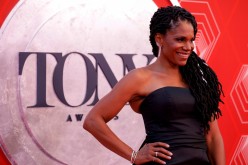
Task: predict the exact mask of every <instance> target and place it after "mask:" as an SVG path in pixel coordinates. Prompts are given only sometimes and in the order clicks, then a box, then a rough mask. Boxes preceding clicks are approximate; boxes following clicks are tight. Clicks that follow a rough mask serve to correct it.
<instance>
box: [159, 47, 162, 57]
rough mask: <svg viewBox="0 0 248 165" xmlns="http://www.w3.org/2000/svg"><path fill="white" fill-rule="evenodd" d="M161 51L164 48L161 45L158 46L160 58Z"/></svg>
mask: <svg viewBox="0 0 248 165" xmlns="http://www.w3.org/2000/svg"><path fill="white" fill-rule="evenodd" d="M161 50H162V46H161V45H158V56H160V54H161Z"/></svg>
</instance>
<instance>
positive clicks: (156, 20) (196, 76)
mask: <svg viewBox="0 0 248 165" xmlns="http://www.w3.org/2000/svg"><path fill="white" fill-rule="evenodd" d="M185 20H186V21H188V22H189V23H191V24H192V26H193V29H194V36H196V33H197V23H196V20H195V17H194V16H193V15H192V14H191V13H190V12H188V11H187V10H185V9H184V8H181V7H179V6H168V7H161V8H159V9H158V10H157V11H156V12H155V13H154V15H153V17H152V19H151V21H150V37H149V39H150V43H151V45H152V52H153V54H154V56H156V57H157V56H158V51H159V49H158V46H157V45H156V41H155V35H156V34H157V33H160V34H166V32H167V31H168V30H170V29H171V28H173V27H175V26H177V23H179V21H185ZM179 69H180V73H181V74H182V78H183V80H184V81H185V82H186V83H187V84H188V86H189V89H190V91H191V93H192V95H193V96H194V98H195V100H196V104H195V107H196V110H197V112H198V114H199V118H200V120H201V122H202V126H203V128H204V129H205V130H206V131H208V130H209V128H210V126H209V122H210V121H212V118H213V119H214V120H215V119H218V118H219V117H220V116H221V115H222V113H221V110H220V109H219V103H220V102H221V103H223V101H222V100H221V95H223V96H224V93H223V90H222V85H221V83H220V82H219V81H218V78H217V76H216V74H215V72H214V71H213V70H212V69H211V68H210V67H209V66H208V65H207V64H206V62H205V61H204V60H203V59H201V58H200V57H199V56H198V55H197V54H196V53H195V52H194V51H193V52H192V53H191V54H190V56H189V58H188V60H187V63H186V65H185V66H180V68H179Z"/></svg>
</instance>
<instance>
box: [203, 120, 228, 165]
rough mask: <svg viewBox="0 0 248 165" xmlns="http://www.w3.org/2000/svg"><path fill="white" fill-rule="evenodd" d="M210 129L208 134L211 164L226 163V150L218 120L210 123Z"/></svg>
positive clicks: (221, 164)
mask: <svg viewBox="0 0 248 165" xmlns="http://www.w3.org/2000/svg"><path fill="white" fill-rule="evenodd" d="M209 124H210V130H209V131H208V133H207V134H206V140H207V147H208V157H209V160H210V162H211V165H225V163H226V159H225V150H224V143H223V139H222V136H221V133H220V130H219V126H218V122H217V120H214V121H212V122H210V123H209Z"/></svg>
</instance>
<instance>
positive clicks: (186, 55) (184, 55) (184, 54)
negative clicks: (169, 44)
mask: <svg viewBox="0 0 248 165" xmlns="http://www.w3.org/2000/svg"><path fill="white" fill-rule="evenodd" d="M177 54H178V55H179V56H183V57H188V56H189V55H188V54H187V53H177Z"/></svg>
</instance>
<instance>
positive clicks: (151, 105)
mask: <svg viewBox="0 0 248 165" xmlns="http://www.w3.org/2000/svg"><path fill="white" fill-rule="evenodd" d="M140 112H141V114H142V116H143V120H144V124H145V129H146V134H147V136H146V139H145V141H144V143H143V145H144V144H145V143H152V142H165V143H168V144H169V145H170V148H169V149H168V150H169V151H171V152H172V153H173V156H172V159H171V160H165V162H166V164H167V165H210V163H209V159H208V157H207V153H206V150H207V147H206V140H205V136H204V129H203V127H202V125H201V123H200V119H199V116H198V114H197V112H196V110H195V99H194V97H193V96H192V94H191V92H190V90H189V89H188V88H182V87H162V88H159V89H157V90H155V91H153V92H151V93H150V94H149V95H148V96H147V97H145V99H144V100H143V102H142V103H141V105H140ZM146 165H157V163H154V162H150V163H146Z"/></svg>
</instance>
